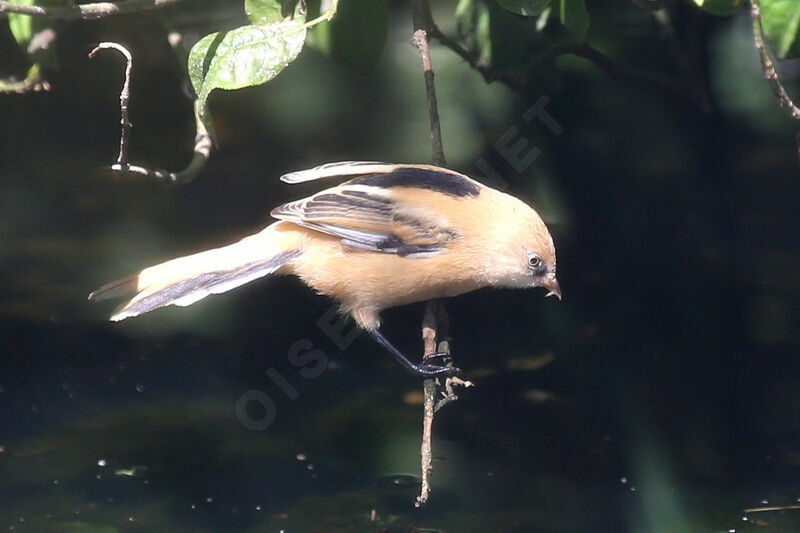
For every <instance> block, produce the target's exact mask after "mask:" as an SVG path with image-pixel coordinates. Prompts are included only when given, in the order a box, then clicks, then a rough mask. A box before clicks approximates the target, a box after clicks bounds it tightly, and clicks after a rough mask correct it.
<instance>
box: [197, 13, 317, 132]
mask: <svg viewBox="0 0 800 533" xmlns="http://www.w3.org/2000/svg"><path fill="white" fill-rule="evenodd" d="M305 38H306V27H305V4H303V3H302V2H300V3H299V4H298V5H297V8H296V9H295V16H294V18H293V19H291V20H283V21H281V22H275V23H272V24H267V25H261V26H242V27H240V28H236V29H234V30H231V31H227V32H216V33H212V34H209V35H206V36H205V37H203V38H202V39H200V41H198V42H197V44H195V45H194V46H193V47H192V50H191V52H189V62H188V63H189V64H188V69H189V78H190V79H191V81H192V86H193V87H194V90H195V92H196V93H197V100H198V104H199V106H198V109H199V116H200V118H201V119H202V121H203V123H204V124H205V125H206V127H207V128H208V129H209V131H211V120H210V117H209V115H208V104H207V100H208V96H209V94H211V91H213V90H214V89H225V90H235V89H242V88H244V87H251V86H253V85H261V84H262V83H266V82H268V81H269V80H271V79H272V78H274V77H275V76H277V75H278V74H279V73H280V72H281V71H282V70H283V69H284V68H286V67H287V66H288V65H289V64H290V63H291V62H292V61H294V59H295V58H296V57H297V55H298V54H299V53H300V50H302V49H303V42H304V41H305Z"/></svg>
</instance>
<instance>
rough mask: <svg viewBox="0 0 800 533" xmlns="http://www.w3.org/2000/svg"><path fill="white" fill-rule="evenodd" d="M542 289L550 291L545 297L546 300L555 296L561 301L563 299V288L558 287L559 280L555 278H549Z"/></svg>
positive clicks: (551, 276)
mask: <svg viewBox="0 0 800 533" xmlns="http://www.w3.org/2000/svg"><path fill="white" fill-rule="evenodd" d="M542 287H544V288H545V289H547V290H548V291H550V292H548V293H547V295H545V298H547V297H548V296H555V297H556V298H558V299H559V300H560V299H561V287H560V286H559V285H558V280H557V279H556V277H555V276H553V275H550V276H548V277H547V279H546V280H545V282H544V283H542Z"/></svg>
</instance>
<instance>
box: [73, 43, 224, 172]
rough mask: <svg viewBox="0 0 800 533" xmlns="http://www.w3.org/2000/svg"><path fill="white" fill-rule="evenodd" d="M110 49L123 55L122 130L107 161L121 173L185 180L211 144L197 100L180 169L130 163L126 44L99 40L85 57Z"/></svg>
mask: <svg viewBox="0 0 800 533" xmlns="http://www.w3.org/2000/svg"><path fill="white" fill-rule="evenodd" d="M109 48H110V49H113V50H117V51H118V52H120V53H121V54H122V55H124V56H125V60H126V65H125V81H124V82H123V84H122V90H121V91H120V93H119V106H120V114H121V118H120V125H121V127H122V132H121V133H120V137H119V155H118V156H117V162H116V163H114V164H113V165H111V170H113V171H114V172H118V173H120V174H122V175H130V174H136V175H139V176H145V177H148V178H151V179H155V180H158V181H167V182H169V183H175V184H180V183H188V182H189V181H191V180H193V179H194V178H195V177H196V176H197V175H198V174H199V173H200V171H201V170H202V169H203V167H204V166H205V164H206V161H208V158H209V156H210V154H211V147H212V146H213V142H212V140H211V135H209V133H208V131H207V130H206V128H205V126H204V125H203V121H202V120H200V118H199V114H198V110H197V104H196V103H195V125H196V128H197V133H196V135H195V138H194V155H193V156H192V160H191V161H190V162H189V165H188V166H187V167H186V168H185V169H183V170H181V171H180V172H169V171H167V170H162V169H148V168H145V167H142V166H139V165H132V164H131V163H130V160H129V158H128V146H129V144H130V136H131V129H132V128H133V125H132V124H131V122H130V119H129V118H128V102H129V100H130V83H131V70H132V69H133V57H132V56H131V53H130V52H129V51H128V49H127V48H125V47H124V46H122V45H121V44H119V43H114V42H103V43H100V44H98V45H97V47H95V48H94V49H93V50H92V51H91V52H89V57H90V58H93V57H94V56H95V55H96V54H97V53H98V52H99V51H100V50H103V49H109Z"/></svg>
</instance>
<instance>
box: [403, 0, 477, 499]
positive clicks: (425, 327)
mask: <svg viewBox="0 0 800 533" xmlns="http://www.w3.org/2000/svg"><path fill="white" fill-rule="evenodd" d="M412 18H413V24H414V37H413V39H412V42H413V43H414V45H415V46H416V47H417V49H418V50H419V54H420V58H421V59H422V70H423V74H424V76H425V94H426V96H427V101H428V118H429V120H430V129H431V150H432V152H433V155H432V161H433V164H434V165H439V166H445V165H446V164H447V161H446V160H445V157H444V148H443V147H442V128H441V124H440V122H439V110H438V105H437V100H436V87H435V85H434V73H433V66H432V64H431V55H430V42H429V39H430V37H429V33H430V31H431V30H432V29H433V28H435V25H434V24H433V18H432V16H431V10H430V6H429V5H428V2H427V0H414V1H413V2H412ZM448 326H449V320H448V317H447V313H446V312H445V310H444V305H442V303H441V301H439V300H430V301H429V302H428V303H427V304H426V306H425V317H424V318H423V321H422V340H423V343H424V345H425V353H424V355H423V361H424V360H425V359H426V358H428V357H431V356H432V355H434V354H436V355H442V354H445V355H447V356H448V357H447V359H446V360H445V364H446V365H447V366H452V359H451V358H449V354H450V346H449V343H448V342H447V341H445V340H444V339H445V338H446V336H447V329H448ZM437 337H438V339H440V340H441V342H440V343H439V344H438V346H437ZM437 347H438V348H439V350H438V351H437ZM453 384H457V385H462V386H469V385H471V383H469V382H465V381H462V380H460V379H457V378H447V379H446V380H445V384H444V394H443V396H444V398H443V399H440V400H439V402H438V403H437V397H438V396H439V385H438V383H437V380H435V379H426V380H424V382H423V391H424V402H423V420H422V444H421V445H420V466H421V470H422V483H421V488H420V494H419V496H418V497H417V501H416V502H415V503H414V506H415V507H421V506H423V505H425V503H426V502H427V501H428V497H429V496H430V490H431V486H430V475H431V472H432V470H433V468H432V466H431V458H432V451H431V450H432V446H431V440H432V432H433V416H434V413H435V412H436V411H437V410H438V409H439V408H440V407H442V406H443V405H446V404H447V403H449V402H451V401H454V400H456V399H458V396H456V394H455V393H454V391H453Z"/></svg>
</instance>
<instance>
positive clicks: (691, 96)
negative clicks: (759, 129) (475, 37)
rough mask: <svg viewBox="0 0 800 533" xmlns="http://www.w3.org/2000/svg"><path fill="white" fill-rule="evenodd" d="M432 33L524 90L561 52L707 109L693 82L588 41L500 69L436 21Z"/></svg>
mask: <svg viewBox="0 0 800 533" xmlns="http://www.w3.org/2000/svg"><path fill="white" fill-rule="evenodd" d="M429 35H430V36H431V37H433V38H435V39H436V40H437V41H439V42H440V43H441V44H443V45H444V46H446V47H447V48H449V49H450V50H452V51H453V52H455V53H456V54H458V56H460V57H461V58H462V59H464V60H465V61H466V62H467V63H468V64H469V65H470V67H472V68H473V69H474V70H477V71H478V72H480V73H481V74H482V75H483V77H484V79H485V80H486V81H487V82H488V83H491V82H493V81H500V82H502V83H505V84H506V85H507V86H508V87H509V88H511V89H513V90H515V91H524V90H525V89H526V87H527V85H528V75H529V74H530V73H532V72H536V71H537V70H538V69H539V68H541V67H542V66H544V65H546V64H548V63H551V62H552V61H554V60H555V59H556V58H557V57H559V56H562V55H576V56H578V57H582V58H584V59H587V60H589V61H591V62H592V63H594V65H595V66H596V67H597V68H599V69H600V70H602V71H603V72H605V73H606V74H608V75H609V76H611V77H612V78H622V79H630V80H634V81H644V82H646V83H649V84H651V85H655V86H657V87H659V88H660V89H662V90H665V91H668V92H671V93H674V94H677V95H678V96H680V97H682V98H684V99H685V100H688V101H690V102H692V103H694V104H695V105H698V106H699V107H701V108H702V109H704V110H707V109H708V102H707V100H706V99H705V98H704V97H703V95H702V94H699V93H698V92H697V91H696V88H695V87H694V86H693V85H689V84H684V83H682V82H680V81H678V80H676V79H674V78H672V77H670V76H667V75H664V74H661V73H659V72H654V71H649V70H642V69H637V68H633V67H629V66H627V65H625V64H623V63H620V62H618V61H616V60H614V59H612V58H611V57H609V56H607V55H605V54H604V53H602V52H601V51H599V50H598V49H596V48H594V47H592V46H591V45H589V44H588V43H571V42H567V43H562V44H559V45H556V46H554V47H552V48H550V49H549V50H547V51H545V52H544V53H542V54H540V55H538V56H536V57H533V58H532V59H531V60H530V61H529V62H528V63H527V65H526V66H525V67H524V68H521V69H503V70H498V69H493V68H491V67H489V66H487V65H485V64H483V62H482V60H481V59H480V57H479V55H478V54H477V53H476V52H474V51H472V50H470V49H468V48H466V47H465V46H464V45H462V44H461V43H459V42H458V41H456V40H455V39H453V38H451V37H448V36H447V35H445V34H444V33H442V31H441V30H440V29H439V28H438V27H437V26H436V25H435V24H433V25H432V26H431V29H430V31H429Z"/></svg>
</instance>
